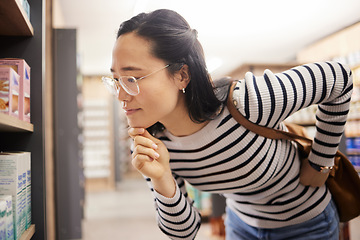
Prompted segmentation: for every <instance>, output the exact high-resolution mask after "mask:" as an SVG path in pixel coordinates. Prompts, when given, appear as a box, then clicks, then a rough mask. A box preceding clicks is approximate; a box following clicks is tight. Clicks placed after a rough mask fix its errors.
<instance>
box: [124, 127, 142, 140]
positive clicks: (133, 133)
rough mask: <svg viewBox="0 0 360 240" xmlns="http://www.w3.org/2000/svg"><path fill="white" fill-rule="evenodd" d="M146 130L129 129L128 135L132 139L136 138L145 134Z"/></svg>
mask: <svg viewBox="0 0 360 240" xmlns="http://www.w3.org/2000/svg"><path fill="white" fill-rule="evenodd" d="M144 132H145V129H144V128H129V130H128V134H129V136H130V137H131V138H135V137H136V136H138V135H142V134H144Z"/></svg>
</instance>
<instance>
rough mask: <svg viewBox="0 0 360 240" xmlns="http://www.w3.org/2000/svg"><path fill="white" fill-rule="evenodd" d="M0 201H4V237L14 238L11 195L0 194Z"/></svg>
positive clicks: (9, 239)
mask: <svg viewBox="0 0 360 240" xmlns="http://www.w3.org/2000/svg"><path fill="white" fill-rule="evenodd" d="M1 201H3V202H5V204H6V217H5V228H6V237H5V239H6V240H14V219H13V209H12V197H11V196H10V195H0V202H1ZM0 239H1V238H0Z"/></svg>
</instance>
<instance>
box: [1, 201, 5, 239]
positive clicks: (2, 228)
mask: <svg viewBox="0 0 360 240" xmlns="http://www.w3.org/2000/svg"><path fill="white" fill-rule="evenodd" d="M0 239H1V240H5V239H6V202H5V201H1V200H0Z"/></svg>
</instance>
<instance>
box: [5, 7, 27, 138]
mask: <svg viewBox="0 0 360 240" xmlns="http://www.w3.org/2000/svg"><path fill="white" fill-rule="evenodd" d="M0 2H1V1H0ZM0 131H2V132H33V131H34V125H32V124H31V123H28V122H25V121H22V120H20V119H18V118H16V117H13V116H9V115H6V114H4V113H0Z"/></svg>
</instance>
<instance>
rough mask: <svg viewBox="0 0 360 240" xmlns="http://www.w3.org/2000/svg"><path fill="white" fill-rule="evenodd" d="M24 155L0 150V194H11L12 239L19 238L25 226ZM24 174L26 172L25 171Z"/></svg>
mask: <svg viewBox="0 0 360 240" xmlns="http://www.w3.org/2000/svg"><path fill="white" fill-rule="evenodd" d="M25 156H26V155H25V154H23V153H5V152H0V194H3V195H11V196H12V203H13V206H12V207H13V214H14V239H16V240H17V239H19V238H20V237H21V235H22V234H23V232H24V231H25V226H26V224H25V223H26V212H25V206H26V178H25V180H24V179H23V178H24V177H23V176H24V173H25V164H24V163H25V161H24V160H23V159H24V157H25ZM25 176H26V173H25Z"/></svg>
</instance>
